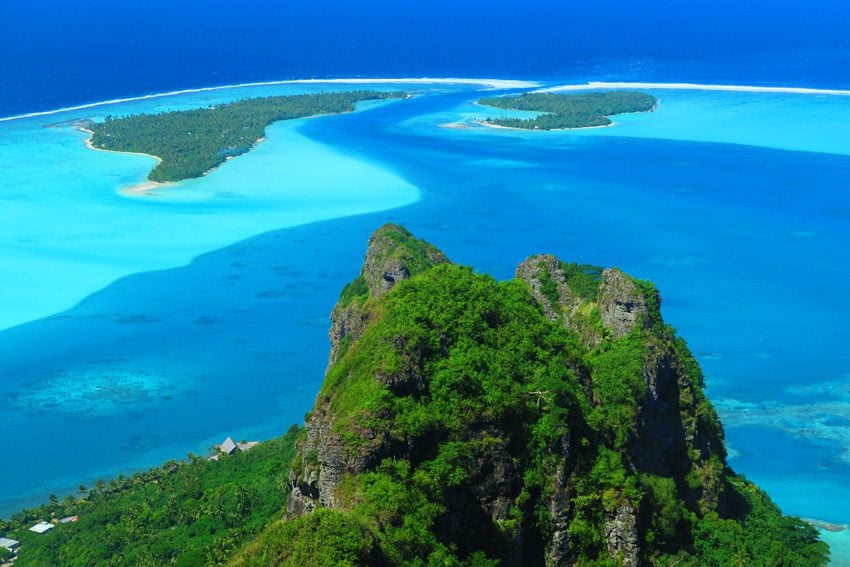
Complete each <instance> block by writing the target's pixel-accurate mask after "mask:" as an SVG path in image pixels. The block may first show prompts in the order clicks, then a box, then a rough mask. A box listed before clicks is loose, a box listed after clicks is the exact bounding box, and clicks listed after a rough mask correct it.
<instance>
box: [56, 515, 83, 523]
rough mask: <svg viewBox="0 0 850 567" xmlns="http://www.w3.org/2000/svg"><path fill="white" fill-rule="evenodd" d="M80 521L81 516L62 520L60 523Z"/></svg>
mask: <svg viewBox="0 0 850 567" xmlns="http://www.w3.org/2000/svg"><path fill="white" fill-rule="evenodd" d="M79 519H80V517H79V516H68V517H67V518H62V519H61V520H59V523H60V524H67V523H68V522H76V521H77V520H79Z"/></svg>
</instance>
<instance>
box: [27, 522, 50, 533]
mask: <svg viewBox="0 0 850 567" xmlns="http://www.w3.org/2000/svg"><path fill="white" fill-rule="evenodd" d="M52 529H53V524H51V523H50V522H39V523H37V524H36V525H34V526H33V527H31V528H30V531H31V532H35V533H37V534H43V533H44V532H49V531H50V530H52Z"/></svg>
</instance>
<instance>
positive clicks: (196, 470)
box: [0, 426, 298, 567]
mask: <svg viewBox="0 0 850 567" xmlns="http://www.w3.org/2000/svg"><path fill="white" fill-rule="evenodd" d="M297 434H298V428H296V427H295V426H293V427H292V428H291V429H290V431H289V432H288V433H287V434H285V435H284V436H282V437H279V438H277V439H273V440H270V441H266V442H263V443H260V444H259V445H257V446H256V447H254V448H252V449H251V450H250V451H247V452H245V453H236V454H233V455H229V456H222V457H221V458H220V459H219V460H218V461H208V460H207V459H203V458H199V457H195V456H190V458H189V460H188V461H169V462H167V463H165V464H163V465H162V466H161V467H157V468H153V469H150V470H148V471H144V472H140V473H137V474H134V475H132V476H129V477H125V476H121V477H118V478H114V479H112V480H110V481H108V482H106V481H102V480H101V481H98V482H97V483H95V485H94V486H91V487H86V486H82V485H81V486H80V487H79V490H78V492H77V494H73V495H68V496H67V497H65V498H63V499H59V498H56V497H53V496H51V498H50V501H49V502H48V503H45V504H44V505H42V506H39V507H37V508H33V509H29V510H24V511H21V512H18V513H16V514H14V515H13V516H12V517H11V518H10V519H9V520H5V521H4V520H0V536H9V537H11V538H13V539H16V540H18V541H20V542H21V546H20V551H19V557H18V559H17V561H16V563H15V565H17V566H19V567H24V566H28V565H32V566H35V567H44V566H45V565H53V566H59V565H71V566H75V565H79V566H83V565H85V566H91V565H144V566H151V567H153V566H160V565H185V566H196V565H219V564H221V563H222V562H225V561H226V560H227V559H228V558H229V557H230V556H232V555H233V553H234V552H235V551H236V550H238V549H239V548H241V547H242V546H243V545H244V543H245V542H246V541H250V540H251V539H253V538H254V537H255V536H256V535H257V534H258V533H260V532H261V531H262V530H263V528H264V527H265V526H266V525H267V524H268V523H269V522H270V521H271V520H272V519H273V518H276V517H278V516H279V515H280V511H281V508H282V503H283V501H284V500H285V499H286V494H287V492H288V491H289V485H288V481H287V472H288V470H289V463H290V461H292V458H293V456H294V455H295V439H296V436H297ZM69 516H78V517H79V520H78V521H76V522H68V523H64V524H63V523H57V524H56V526H55V527H54V528H53V529H52V530H51V531H49V532H48V533H46V534H36V533H33V532H30V531H28V528H29V527H30V526H32V525H34V524H35V523H37V522H40V521H50V520H51V519H59V518H63V517H69Z"/></svg>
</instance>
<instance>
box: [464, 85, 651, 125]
mask: <svg viewBox="0 0 850 567" xmlns="http://www.w3.org/2000/svg"><path fill="white" fill-rule="evenodd" d="M478 104H483V105H486V106H492V107H495V108H503V109H510V110H531V111H536V112H541V113H543V114H541V115H540V116H537V117H534V118H486V119H484V120H481V121H480V122H481V123H482V124H484V125H485V126H499V127H502V128H522V129H525V130H571V129H576V128H599V127H602V126H611V125H612V124H613V123H612V122H611V119H610V118H608V117H609V116H613V115H615V114H626V113H629V112H651V111H652V110H654V109H655V107H656V106H657V105H658V99H657V98H655V97H654V96H652V95H650V94H647V93H643V92H638V91H605V92H591V93H581V94H561V93H524V94H521V95H518V96H498V97H489V98H482V99H480V100H479V101H478Z"/></svg>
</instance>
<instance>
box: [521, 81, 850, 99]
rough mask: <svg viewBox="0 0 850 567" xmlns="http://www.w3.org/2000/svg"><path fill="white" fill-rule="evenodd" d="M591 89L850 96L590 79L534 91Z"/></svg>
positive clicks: (800, 89)
mask: <svg viewBox="0 0 850 567" xmlns="http://www.w3.org/2000/svg"><path fill="white" fill-rule="evenodd" d="M591 89H669V90H680V91H727V92H742V93H785V94H810V95H838V96H850V90H842V89H811V88H806V87H756V86H749V85H703V84H699V83H626V82H602V81H591V82H588V83H584V84H580V85H560V86H556V87H546V88H544V89H538V90H536V91H535V92H539V93H553V92H567V91H586V90H591Z"/></svg>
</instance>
